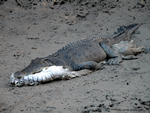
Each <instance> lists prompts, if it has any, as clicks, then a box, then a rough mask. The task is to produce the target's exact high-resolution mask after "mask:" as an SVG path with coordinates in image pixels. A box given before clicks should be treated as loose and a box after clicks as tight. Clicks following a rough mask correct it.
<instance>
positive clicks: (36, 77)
mask: <svg viewBox="0 0 150 113" xmlns="http://www.w3.org/2000/svg"><path fill="white" fill-rule="evenodd" d="M140 25H141V24H131V25H128V26H121V27H120V28H118V30H117V32H115V33H114V34H113V35H111V36H110V37H108V38H101V37H96V38H95V37H93V38H86V39H81V40H77V41H75V42H72V43H70V44H67V45H66V46H64V47H62V48H61V49H59V50H58V51H57V52H55V53H53V54H52V55H49V56H47V57H43V58H36V59H34V60H32V61H31V63H30V64H29V65H28V66H27V67H26V68H24V69H23V70H21V71H17V72H15V73H13V74H12V75H11V80H10V83H11V84H12V85H15V86H23V85H35V84H39V83H41V82H49V81H52V80H55V79H70V78H74V77H77V76H82V75H86V74H88V73H90V72H92V71H93V70H98V69H100V68H101V67H102V66H103V65H104V64H109V65H116V64H119V63H121V62H122V60H123V59H136V58H137V57H136V56H135V55H136V54H137V53H139V52H143V51H144V49H145V48H144V47H137V46H136V45H134V43H133V40H131V38H130V37H131V34H132V33H133V32H134V31H135V30H136V29H138V27H139V26H140Z"/></svg>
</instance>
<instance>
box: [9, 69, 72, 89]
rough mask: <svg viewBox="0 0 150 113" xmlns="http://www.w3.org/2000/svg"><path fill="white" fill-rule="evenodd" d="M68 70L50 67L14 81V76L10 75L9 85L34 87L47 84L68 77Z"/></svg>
mask: <svg viewBox="0 0 150 113" xmlns="http://www.w3.org/2000/svg"><path fill="white" fill-rule="evenodd" d="M69 73H70V72H69V70H68V69H63V67H62V66H51V67H46V68H44V69H43V70H42V71H41V72H40V73H36V74H30V75H27V76H23V77H22V78H21V79H19V80H18V79H16V78H15V77H14V74H12V75H11V77H10V79H11V81H10V82H11V83H13V84H15V85H16V86H21V85H24V84H25V85H34V84H39V83H40V82H48V81H52V80H54V79H58V78H59V79H63V78H65V77H66V76H68V75H69Z"/></svg>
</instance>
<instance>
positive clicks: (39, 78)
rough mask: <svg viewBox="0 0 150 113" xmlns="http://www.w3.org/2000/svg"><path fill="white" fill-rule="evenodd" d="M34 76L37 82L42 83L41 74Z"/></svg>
mask: <svg viewBox="0 0 150 113" xmlns="http://www.w3.org/2000/svg"><path fill="white" fill-rule="evenodd" d="M35 76H37V78H38V82H42V81H43V75H42V74H37V75H35Z"/></svg>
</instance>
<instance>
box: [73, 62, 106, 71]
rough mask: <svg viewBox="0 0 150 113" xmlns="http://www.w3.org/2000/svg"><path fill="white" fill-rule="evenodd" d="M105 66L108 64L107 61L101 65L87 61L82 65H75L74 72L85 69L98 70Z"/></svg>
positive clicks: (100, 63)
mask: <svg viewBox="0 0 150 113" xmlns="http://www.w3.org/2000/svg"><path fill="white" fill-rule="evenodd" d="M105 64H106V62H105V61H102V62H99V63H97V62H94V61H87V62H84V63H80V64H74V66H73V70H74V71H78V70H83V69H89V70H98V69H100V68H101V67H102V66H103V65H105Z"/></svg>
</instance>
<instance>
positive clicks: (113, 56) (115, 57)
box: [99, 42, 122, 65]
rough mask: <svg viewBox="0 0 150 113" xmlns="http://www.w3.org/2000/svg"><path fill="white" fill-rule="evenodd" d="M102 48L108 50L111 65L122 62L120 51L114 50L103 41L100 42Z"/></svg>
mask: <svg viewBox="0 0 150 113" xmlns="http://www.w3.org/2000/svg"><path fill="white" fill-rule="evenodd" d="M99 44H100V46H101V47H102V49H103V50H104V51H105V52H106V54H107V57H108V58H110V59H108V61H107V63H108V64H109V65H116V64H117V65H119V63H120V62H122V58H121V56H120V54H119V52H117V51H114V50H112V49H111V48H110V47H108V46H107V45H106V44H104V43H103V42H100V43H99Z"/></svg>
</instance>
